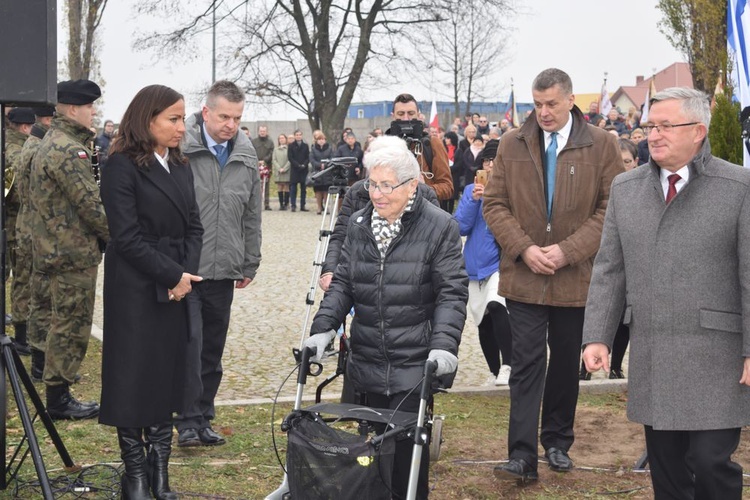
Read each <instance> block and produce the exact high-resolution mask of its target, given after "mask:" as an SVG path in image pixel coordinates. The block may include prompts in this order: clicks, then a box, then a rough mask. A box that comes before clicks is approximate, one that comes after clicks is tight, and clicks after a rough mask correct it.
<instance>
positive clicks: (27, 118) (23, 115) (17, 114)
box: [8, 108, 36, 123]
mask: <svg viewBox="0 0 750 500" xmlns="http://www.w3.org/2000/svg"><path fill="white" fill-rule="evenodd" d="M8 120H9V121H10V122H11V123H34V122H35V121H36V120H35V118H34V112H33V111H32V110H31V108H13V109H11V110H10V113H8Z"/></svg>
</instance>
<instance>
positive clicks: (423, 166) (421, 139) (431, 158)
mask: <svg viewBox="0 0 750 500" xmlns="http://www.w3.org/2000/svg"><path fill="white" fill-rule="evenodd" d="M418 116H419V107H418V106H417V100H416V99H414V96H412V95H411V94H399V95H398V96H396V99H394V101H393V109H392V111H391V117H392V118H393V120H394V121H392V122H391V128H389V129H388V130H386V132H385V133H386V135H395V136H397V137H401V138H402V139H404V140H405V141H406V143H407V144H408V146H409V150H411V152H412V153H414V155H415V156H416V157H417V162H418V163H419V168H420V170H421V172H422V177H423V178H424V182H425V184H427V185H428V186H430V187H431V188H432V189H433V190H434V191H435V194H436V195H437V197H438V200H449V199H451V198H452V197H453V178H452V176H451V170H450V167H449V166H448V152H447V151H446V150H445V146H443V143H442V141H441V140H440V138H439V137H430V135H429V134H428V133H427V132H426V131H425V130H424V129H425V125H424V123H423V122H422V121H421V120H419V118H418Z"/></svg>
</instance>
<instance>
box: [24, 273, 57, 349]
mask: <svg viewBox="0 0 750 500" xmlns="http://www.w3.org/2000/svg"><path fill="white" fill-rule="evenodd" d="M29 295H30V300H29V319H28V322H27V332H28V333H27V335H28V338H29V344H30V345H31V347H33V348H34V349H37V350H39V351H43V352H44V351H46V350H47V332H48V331H49V324H50V321H51V320H52V305H51V304H50V297H49V276H48V275H46V274H44V273H38V272H36V271H34V272H32V273H31V280H30V281H29Z"/></svg>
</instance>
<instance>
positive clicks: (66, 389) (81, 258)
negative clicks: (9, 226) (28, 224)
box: [29, 80, 109, 419]
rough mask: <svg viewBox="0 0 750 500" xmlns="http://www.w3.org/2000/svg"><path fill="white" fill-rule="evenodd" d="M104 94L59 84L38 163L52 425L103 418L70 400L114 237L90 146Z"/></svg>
mask: <svg viewBox="0 0 750 500" xmlns="http://www.w3.org/2000/svg"><path fill="white" fill-rule="evenodd" d="M99 96H101V90H100V89H99V86H98V85H97V84H95V83H94V82H92V81H89V80H75V81H66V82H61V83H60V84H58V87H57V102H58V105H57V115H56V116H55V118H54V119H53V120H52V125H51V126H50V130H49V132H47V135H45V136H44V139H42V142H41V144H40V145H39V149H38V150H37V152H36V154H35V155H34V158H33V160H32V162H31V175H30V181H29V193H30V197H29V198H30V200H31V210H32V211H33V212H35V213H36V215H35V217H34V224H33V231H32V236H31V243H32V251H33V263H34V269H35V270H36V271H39V272H42V273H45V274H46V275H47V276H48V277H49V287H50V300H51V304H52V318H51V322H50V328H49V332H48V333H47V349H46V359H45V365H44V376H43V380H44V383H45V385H46V388H47V412H48V413H49V415H50V416H51V417H52V418H53V419H82V418H93V417H95V416H97V415H98V414H99V405H98V404H97V403H81V402H80V401H78V400H76V399H75V398H73V396H72V395H71V394H70V384H72V383H73V382H74V381H75V376H76V373H77V372H78V368H79V367H80V365H81V361H82V360H83V358H84V356H85V355H86V349H87V347H88V342H89V337H90V336H91V322H92V319H93V312H94V294H95V288H96V276H97V267H98V265H99V263H100V262H101V260H102V251H101V249H100V244H99V243H100V242H101V241H107V240H108V239H109V231H108V229H107V218H106V216H105V213H104V207H103V205H102V202H101V198H100V196H99V187H98V186H97V184H96V182H95V181H94V177H93V175H92V171H91V151H90V150H89V149H88V148H87V147H86V146H84V144H88V143H89V141H90V140H91V139H92V136H93V134H92V133H91V131H90V130H89V128H90V127H91V124H92V121H93V118H94V113H95V108H94V105H93V102H94V101H95V100H96V99H97V98H99Z"/></svg>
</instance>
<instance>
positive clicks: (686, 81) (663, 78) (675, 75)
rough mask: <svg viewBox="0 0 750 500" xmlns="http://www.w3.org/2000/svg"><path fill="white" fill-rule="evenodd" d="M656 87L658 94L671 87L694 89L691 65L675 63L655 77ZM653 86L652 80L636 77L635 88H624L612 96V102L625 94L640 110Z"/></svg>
mask: <svg viewBox="0 0 750 500" xmlns="http://www.w3.org/2000/svg"><path fill="white" fill-rule="evenodd" d="M653 79H654V87H656V90H657V92H658V91H660V90H664V89H666V88H669V87H689V88H693V75H692V73H691V72H690V65H689V64H688V63H684V62H678V63H674V64H672V65H670V66H667V67H666V68H664V69H663V70H661V71H659V72H658V73H656V74H655V75H654V76H653ZM650 84H651V78H646V79H644V78H643V77H641V76H638V77H636V84H635V85H634V86H622V87H620V88H619V89H617V90H616V91H615V93H614V94H612V97H611V100H612V102H616V101H617V100H618V99H619V98H620V97H621V96H622V95H623V94H624V95H625V96H626V97H627V98H628V99H630V101H631V102H632V103H633V105H634V106H635V107H637V108H640V107H641V106H642V105H643V101H644V100H645V99H646V91H648V87H649V85H650Z"/></svg>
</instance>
